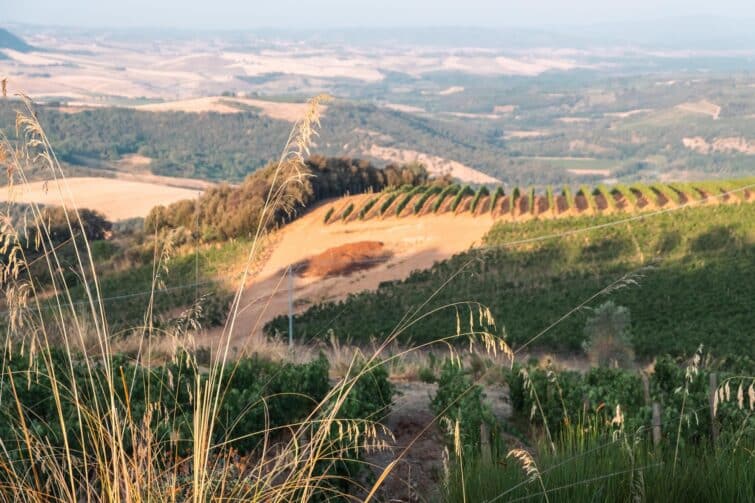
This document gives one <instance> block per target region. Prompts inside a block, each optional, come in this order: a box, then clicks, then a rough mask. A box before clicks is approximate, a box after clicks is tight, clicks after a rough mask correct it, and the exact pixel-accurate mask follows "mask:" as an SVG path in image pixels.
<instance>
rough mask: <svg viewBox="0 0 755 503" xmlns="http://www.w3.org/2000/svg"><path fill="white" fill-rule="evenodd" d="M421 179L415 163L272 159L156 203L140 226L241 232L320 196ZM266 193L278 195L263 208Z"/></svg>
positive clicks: (279, 219)
mask: <svg viewBox="0 0 755 503" xmlns="http://www.w3.org/2000/svg"><path fill="white" fill-rule="evenodd" d="M427 181H428V174H427V171H426V170H425V168H424V167H423V166H422V165H420V164H408V165H404V166H397V165H390V166H388V167H386V168H385V169H380V168H376V167H375V166H373V165H372V164H371V163H370V162H368V161H364V160H359V159H349V158H326V157H322V156H313V157H311V158H309V159H308V160H307V161H305V163H304V165H303V167H300V166H296V165H294V164H292V163H290V164H287V165H285V166H283V167H282V168H281V170H280V171H278V170H277V164H275V163H273V164H270V165H268V166H267V167H265V168H264V169H262V170H259V171H257V172H255V173H253V174H251V175H249V176H247V177H246V179H244V181H243V182H242V183H241V184H240V185H238V186H236V187H234V186H231V185H228V184H223V185H220V186H217V187H213V188H211V189H209V190H207V191H206V192H205V193H204V194H202V195H201V196H200V197H199V198H197V199H195V200H191V199H188V200H184V201H179V202H177V203H174V204H171V205H169V206H167V207H166V206H157V207H155V208H154V209H153V210H152V211H151V212H150V214H149V215H148V216H147V218H146V219H145V228H146V230H147V232H156V231H159V230H161V229H164V228H172V229H175V228H179V227H184V228H186V229H192V230H195V231H199V232H200V233H201V235H202V237H203V238H204V239H205V240H216V239H228V238H233V237H244V236H248V235H250V234H252V233H253V232H255V231H256V229H257V227H258V225H259V223H260V220H261V219H262V218H264V220H265V221H264V222H263V226H264V227H265V228H267V229H269V228H273V227H275V226H278V225H280V224H282V223H285V222H287V221H289V220H291V219H293V218H295V217H296V216H297V215H298V214H299V213H300V212H301V211H302V210H304V209H305V208H306V207H307V206H308V205H310V204H312V203H315V202H317V201H320V200H322V199H326V198H330V197H338V196H342V195H344V194H355V193H363V192H370V191H380V190H383V189H385V188H387V187H397V186H401V185H422V184H425V183H426V182H427ZM271 193H273V194H277V195H278V196H279V197H277V198H276V200H275V201H274V203H273V204H272V205H268V211H267V212H265V211H264V209H265V206H266V204H267V203H268V201H267V198H268V195H269V194H271Z"/></svg>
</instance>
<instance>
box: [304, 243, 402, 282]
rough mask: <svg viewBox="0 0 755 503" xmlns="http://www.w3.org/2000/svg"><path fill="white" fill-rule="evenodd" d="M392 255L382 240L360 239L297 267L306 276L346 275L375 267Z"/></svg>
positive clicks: (323, 253)
mask: <svg viewBox="0 0 755 503" xmlns="http://www.w3.org/2000/svg"><path fill="white" fill-rule="evenodd" d="M390 256H391V254H390V252H388V251H386V250H385V246H384V245H383V243H381V242H380V241H359V242H356V243H348V244H344V245H341V246H336V247H333V248H329V249H327V250H325V251H324V252H322V253H320V254H319V255H315V256H314V257H311V258H309V259H307V260H305V261H304V262H302V263H300V264H298V266H297V269H298V271H299V274H301V275H302V276H304V277H310V276H316V277H320V278H329V277H332V276H346V275H348V274H351V273H353V272H355V271H361V270H364V269H370V268H372V267H375V266H376V265H378V264H380V263H383V262H385V261H386V260H388V259H389V258H390Z"/></svg>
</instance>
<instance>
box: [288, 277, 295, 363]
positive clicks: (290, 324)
mask: <svg viewBox="0 0 755 503" xmlns="http://www.w3.org/2000/svg"><path fill="white" fill-rule="evenodd" d="M288 347H290V348H292V347H294V269H293V267H291V266H290V265H289V266H288Z"/></svg>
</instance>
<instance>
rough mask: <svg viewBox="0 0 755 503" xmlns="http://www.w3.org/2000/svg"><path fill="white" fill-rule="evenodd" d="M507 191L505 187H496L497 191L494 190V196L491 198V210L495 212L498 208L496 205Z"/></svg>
mask: <svg viewBox="0 0 755 503" xmlns="http://www.w3.org/2000/svg"><path fill="white" fill-rule="evenodd" d="M505 195H506V193H505V192H504V191H503V187H500V186H499V187H498V188H496V189H495V192H493V197H492V198H491V200H490V211H491V212H493V211H495V209H496V206H497V205H498V201H499V200H500V199H501V198H502V197H503V196H505Z"/></svg>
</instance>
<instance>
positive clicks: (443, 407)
mask: <svg viewBox="0 0 755 503" xmlns="http://www.w3.org/2000/svg"><path fill="white" fill-rule="evenodd" d="M483 398H484V397H483V393H482V387H480V386H479V385H477V384H474V383H473V382H472V380H471V379H470V377H469V376H468V375H467V374H466V373H465V372H464V369H463V368H462V367H461V366H459V365H457V364H456V363H455V362H453V361H450V360H447V361H446V362H445V363H444V365H443V367H442V369H441V373H440V378H439V379H438V391H437V393H436V394H435V397H434V398H433V400H432V404H431V406H432V409H433V412H434V413H435V414H436V416H438V417H439V418H440V419H441V420H442V421H443V422H445V423H446V426H447V427H448V429H449V430H450V432H451V433H450V437H451V438H450V440H451V442H452V443H453V437H452V435H453V433H452V432H453V428H454V425H455V424H458V425H459V433H460V436H461V439H460V440H461V443H462V445H463V446H464V447H465V448H476V447H478V446H479V444H480V425H481V424H482V423H483V422H484V423H486V424H488V425H489V426H491V427H493V426H494V425H495V418H494V417H493V413H492V412H491V410H490V407H488V405H487V404H485V403H484V401H483ZM491 429H492V428H491ZM447 433H449V432H448V431H447Z"/></svg>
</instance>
